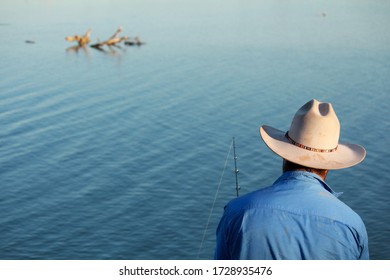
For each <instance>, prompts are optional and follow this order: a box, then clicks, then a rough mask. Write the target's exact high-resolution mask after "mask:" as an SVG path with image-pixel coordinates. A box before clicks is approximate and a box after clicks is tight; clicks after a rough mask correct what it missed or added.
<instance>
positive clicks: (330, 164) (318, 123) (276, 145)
mask: <svg viewBox="0 0 390 280" xmlns="http://www.w3.org/2000/svg"><path fill="white" fill-rule="evenodd" d="M260 135H261V137H262V139H263V141H264V142H265V144H266V145H267V146H268V147H269V148H270V149H271V150H272V151H273V152H275V153H276V154H277V155H279V156H280V157H282V158H284V159H286V160H288V161H291V162H294V163H297V164H299V165H303V166H307V167H312V168H316V169H341V168H347V167H351V166H354V165H356V164H358V163H360V162H361V161H362V160H363V159H364V157H365V156H366V150H365V149H364V148H363V147H362V146H359V145H356V144H349V143H342V142H339V135H340V123H339V120H338V118H337V116H336V113H335V112H334V110H333V107H332V104H330V103H321V102H319V101H317V100H315V99H313V100H311V101H309V102H307V103H306V104H305V105H303V106H302V107H301V108H300V109H299V110H298V111H297V113H296V114H295V116H294V118H293V120H292V122H291V126H290V129H289V130H288V131H287V132H285V131H281V130H278V129H276V128H273V127H270V126H266V125H263V126H261V127H260Z"/></svg>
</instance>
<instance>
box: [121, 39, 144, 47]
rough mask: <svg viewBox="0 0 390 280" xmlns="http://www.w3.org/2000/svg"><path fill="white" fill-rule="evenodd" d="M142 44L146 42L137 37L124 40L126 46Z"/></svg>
mask: <svg viewBox="0 0 390 280" xmlns="http://www.w3.org/2000/svg"><path fill="white" fill-rule="evenodd" d="M144 44H146V43H145V42H143V41H141V40H140V39H139V38H138V37H134V38H133V39H131V40H127V41H125V45H127V46H141V45H144Z"/></svg>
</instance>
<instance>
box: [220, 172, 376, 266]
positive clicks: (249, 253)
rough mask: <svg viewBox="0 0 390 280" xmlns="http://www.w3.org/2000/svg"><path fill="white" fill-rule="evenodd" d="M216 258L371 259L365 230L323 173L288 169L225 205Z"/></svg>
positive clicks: (359, 219)
mask: <svg viewBox="0 0 390 280" xmlns="http://www.w3.org/2000/svg"><path fill="white" fill-rule="evenodd" d="M215 258H216V259H276V260H277V259H294V260H297V259H312V260H314V259H326V260H329V259H368V241H367V232H366V229H365V226H364V223H363V221H362V220H361V218H360V217H359V216H358V215H357V214H356V213H355V212H354V211H353V210H352V209H351V208H349V207H348V206H347V205H346V204H344V203H343V202H341V201H340V200H339V199H338V198H337V197H336V194H335V193H334V192H333V191H332V189H331V188H330V187H329V186H328V185H327V184H326V183H325V182H324V181H323V180H322V179H321V178H320V177H319V176H317V175H316V174H313V173H309V172H304V171H290V172H285V173H284V174H283V175H282V176H281V177H280V178H279V179H278V180H277V181H276V182H275V183H274V184H273V185H272V186H270V187H268V188H265V189H261V190H258V191H255V192H252V193H250V194H247V195H245V196H242V197H240V198H237V199H234V200H232V201H231V202H230V203H229V204H228V205H227V206H226V207H225V211H224V215H223V217H222V219H221V221H220V224H219V226H218V229H217V247H216V251H215Z"/></svg>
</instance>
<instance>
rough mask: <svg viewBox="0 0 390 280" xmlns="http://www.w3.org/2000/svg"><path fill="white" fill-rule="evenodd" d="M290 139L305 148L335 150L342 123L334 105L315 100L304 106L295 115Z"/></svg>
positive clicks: (289, 133)
mask: <svg viewBox="0 0 390 280" xmlns="http://www.w3.org/2000/svg"><path fill="white" fill-rule="evenodd" d="M288 135H289V137H290V138H291V139H292V140H293V141H295V142H296V143H299V144H301V145H303V146H306V147H310V148H314V149H334V148H336V147H337V145H338V142H339V135H340V123H339V120H338V118H337V116H336V113H335V112H334V110H333V107H332V104H330V103H321V102H319V101H317V100H315V99H312V100H310V101H309V102H307V103H306V104H305V105H303V106H302V107H301V108H300V109H299V110H298V111H297V113H296V114H295V116H294V118H293V120H292V122H291V126H290V130H289V132H288Z"/></svg>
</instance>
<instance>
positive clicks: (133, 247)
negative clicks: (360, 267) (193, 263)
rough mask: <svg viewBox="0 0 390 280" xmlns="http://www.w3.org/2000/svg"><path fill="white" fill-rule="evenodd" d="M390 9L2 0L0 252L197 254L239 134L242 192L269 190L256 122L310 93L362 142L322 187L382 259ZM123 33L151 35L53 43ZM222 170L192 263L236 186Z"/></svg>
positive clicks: (276, 166) (349, 137)
mask: <svg viewBox="0 0 390 280" xmlns="http://www.w3.org/2000/svg"><path fill="white" fill-rule="evenodd" d="M209 2H211V3H209ZM323 13H326V14H324V15H325V16H323ZM389 14H390V2H389V1H384V0H383V1H380V0H378V1H370V0H358V1H348V0H341V1H336V0H332V1H298V0H296V1H293V0H292V1H287V0H279V1H276V0H275V1H271V0H268V1H254V0H252V1H251V0H248V1H241V0H229V1H222V0H215V1H203V0H202V1H199V0H198V1H195V0H194V1H179V0H167V1H152V0H149V1H125V0H122V1H118V0H116V1H114V0H102V1H65V0H63V1H48V0H47V1H44V0H40V1H38V0H37V1H21V0H18V1H14V0H12V1H11V0H1V2H0V36H1V38H2V40H1V43H0V53H1V56H0V65H1V67H0V77H1V79H0V193H1V196H0V228H1V231H0V259H196V258H197V257H198V256H197V255H198V251H199V248H200V244H201V241H202V238H203V233H204V232H205V227H206V223H207V221H208V217H209V213H210V209H211V206H212V203H213V200H214V195H215V193H216V191H217V186H218V183H219V180H220V178H221V174H222V171H223V169H224V164H225V159H226V157H227V156H228V151H229V148H230V144H231V139H232V137H233V136H235V137H236V146H237V153H238V154H239V162H238V165H239V168H240V170H241V173H240V177H239V178H240V184H241V187H242V190H241V193H242V194H243V193H247V192H250V191H253V190H255V189H257V188H261V187H264V186H267V185H269V184H271V183H272V182H273V181H274V180H275V179H276V178H277V177H278V176H279V174H280V170H281V160H280V159H279V158H277V157H276V156H275V155H274V154H273V153H272V152H270V151H269V150H267V148H266V147H265V145H264V144H263V143H262V141H261V139H260V137H259V134H258V127H259V126H260V125H262V124H269V125H272V126H275V127H278V128H280V129H288V127H289V124H290V120H291V118H292V116H293V115H294V113H295V111H296V110H297V109H298V108H299V107H300V106H301V105H302V104H304V103H305V102H306V101H308V100H310V99H312V98H316V99H319V100H321V101H327V102H332V103H333V105H334V107H335V110H336V112H337V113H338V116H339V118H340V121H341V125H342V132H341V138H342V140H344V141H351V142H356V143H360V144H362V145H363V146H365V147H366V149H367V157H366V160H365V161H364V162H363V163H362V164H360V165H358V166H356V167H354V168H351V169H346V170H339V171H334V172H331V173H330V174H329V176H328V182H329V184H330V185H331V186H332V187H333V188H334V189H335V190H336V191H342V192H344V195H343V196H341V199H342V200H343V201H344V202H345V203H347V204H348V205H349V206H351V207H352V208H353V209H354V210H355V211H356V212H358V213H359V214H360V215H361V217H362V218H363V220H364V221H365V223H366V226H367V230H368V234H369V242H370V252H371V258H373V259H390V244H389V241H390V238H389V233H390V226H389V222H390V213H389V211H390V209H389V191H388V187H389V183H388V182H389V180H390V172H389V171H390V170H389V165H388V164H387V163H385V159H387V158H389V157H390V152H389V136H388V135H389V132H390V131H389V125H390V120H389V116H388V112H389V109H390V108H389V89H390V79H389V76H390V33H389V32H388V26H390V17H389ZM118 26H123V32H122V34H123V35H128V36H136V35H138V36H140V37H141V38H142V39H143V40H145V41H147V44H146V45H144V46H142V47H126V46H124V45H121V47H120V48H115V47H114V48H112V49H111V50H110V49H108V48H105V50H106V52H105V53H104V52H99V51H97V50H95V49H92V48H89V47H87V48H86V49H80V50H79V51H78V52H76V51H75V50H74V49H71V48H70V47H72V46H73V44H72V43H70V42H67V41H65V40H64V38H65V36H68V35H74V34H83V33H84V32H86V30H87V29H88V28H92V34H91V39H92V41H93V42H96V41H97V40H98V39H100V40H105V39H107V38H108V37H110V36H111V35H112V34H113V33H114V32H115V30H116V28H117V27H118ZM25 40H34V41H35V44H26V43H25ZM227 163H228V165H227V167H226V171H225V173H224V175H223V177H222V180H221V189H220V190H219V193H218V197H217V200H216V203H215V209H214V210H213V212H212V214H211V218H210V224H209V226H208V228H207V230H206V235H205V240H204V244H203V246H202V248H201V250H200V255H199V258H201V259H209V258H212V254H213V250H214V242H215V236H214V233H215V229H216V226H217V223H218V221H219V218H220V216H221V214H222V209H223V206H224V204H225V203H226V202H227V201H229V200H230V199H232V198H234V197H235V189H234V188H235V181H234V173H233V172H232V169H233V166H234V163H233V157H232V154H229V156H228V161H227Z"/></svg>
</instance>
